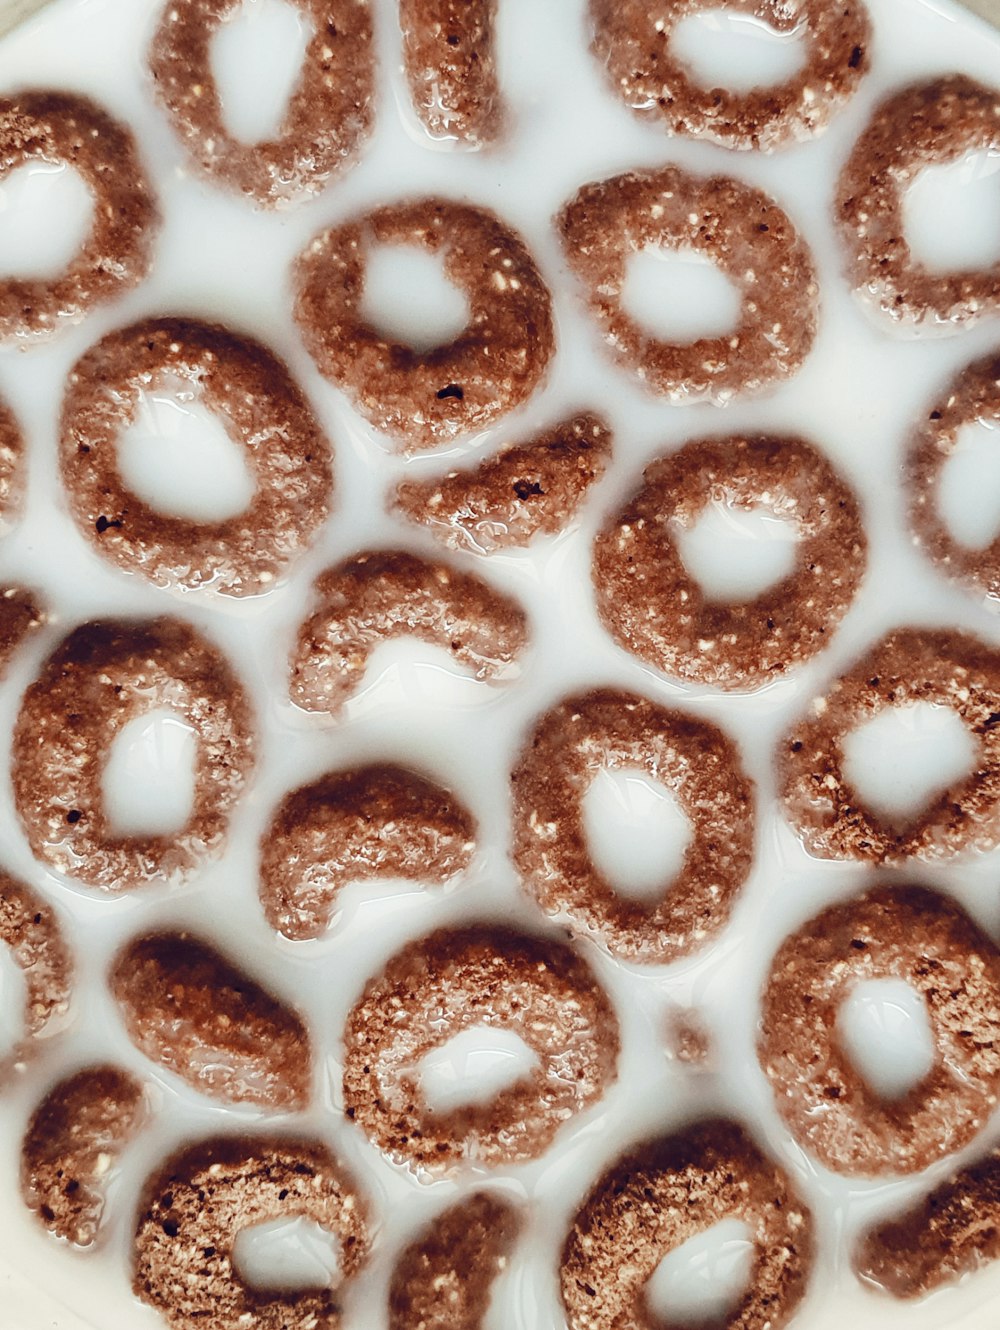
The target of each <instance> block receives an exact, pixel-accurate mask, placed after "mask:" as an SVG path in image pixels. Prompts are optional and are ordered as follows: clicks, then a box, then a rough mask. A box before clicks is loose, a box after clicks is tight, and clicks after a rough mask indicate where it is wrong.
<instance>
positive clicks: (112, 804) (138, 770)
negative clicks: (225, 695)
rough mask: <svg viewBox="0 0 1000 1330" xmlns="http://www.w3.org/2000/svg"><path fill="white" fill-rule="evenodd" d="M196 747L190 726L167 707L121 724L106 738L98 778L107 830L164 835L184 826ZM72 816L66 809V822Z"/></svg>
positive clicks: (120, 833) (191, 804)
mask: <svg viewBox="0 0 1000 1330" xmlns="http://www.w3.org/2000/svg"><path fill="white" fill-rule="evenodd" d="M197 751H198V738H197V734H196V733H195V730H194V729H193V727H192V726H191V725H189V724H188V723H187V722H186V721H185V720H184V719H183V718H182V717H181V716H179V715H178V714H177V712H176V711H172V710H170V708H169V707H161V708H158V709H157V710H156V711H150V712H147V713H146V714H145V715H142V716H136V717H135V718H134V719H133V720H130V721H129V722H128V723H127V724H126V725H124V726H123V727H122V729H121V730H120V731H119V733H118V734H117V735H116V736H115V738H114V739H113V740H112V743H111V746H110V748H109V750H108V760H107V764H106V765H105V768H104V772H103V777H102V792H103V797H104V811H105V815H106V817H107V819H108V824H109V827H110V830H111V832H112V834H113V835H118V836H169V835H173V834H175V833H176V832H179V831H181V830H182V829H183V828H184V827H185V826H187V824H188V821H189V820H190V817H191V813H192V809H193V807H194V783H195V762H196V758H197ZM74 820H76V821H78V820H79V819H78V818H77V819H71V817H70V816H69V814H67V821H70V822H72V821H74Z"/></svg>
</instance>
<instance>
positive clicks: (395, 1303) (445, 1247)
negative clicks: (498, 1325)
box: [389, 1191, 522, 1330]
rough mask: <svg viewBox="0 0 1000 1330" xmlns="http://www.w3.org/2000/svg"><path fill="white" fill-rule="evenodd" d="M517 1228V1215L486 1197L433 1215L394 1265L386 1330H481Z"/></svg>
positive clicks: (502, 1201)
mask: <svg viewBox="0 0 1000 1330" xmlns="http://www.w3.org/2000/svg"><path fill="white" fill-rule="evenodd" d="M521 1226H522V1216H521V1215H520V1213H519V1212H518V1210H517V1209H516V1208H515V1207H514V1206H513V1205H512V1204H511V1203H510V1202H509V1201H507V1200H505V1199H504V1198H503V1197H502V1196H500V1195H498V1194H494V1193H492V1192H486V1191H478V1192H474V1193H473V1195H471V1196H470V1197H469V1198H468V1199H467V1200H464V1201H459V1202H458V1203H457V1204H456V1205H453V1206H451V1207H450V1209H448V1210H445V1211H444V1213H443V1214H440V1215H438V1217H437V1218H436V1219H434V1220H432V1222H431V1223H430V1224H429V1225H428V1226H427V1228H426V1229H424V1231H423V1232H422V1233H421V1234H420V1235H419V1237H417V1238H416V1239H415V1240H414V1241H413V1242H412V1243H411V1244H410V1245H409V1246H408V1247H407V1248H406V1249H405V1251H403V1252H402V1254H401V1255H400V1257H399V1259H398V1261H397V1262H396V1268H395V1270H394V1271H393V1275H392V1283H391V1284H390V1286H389V1330H415V1327H417V1326H421V1327H423V1330H483V1327H484V1326H485V1324H486V1321H485V1318H486V1314H487V1312H488V1311H489V1307H490V1297H491V1295H492V1292H493V1284H494V1281H495V1280H496V1279H497V1277H498V1275H500V1274H501V1273H502V1272H503V1270H504V1269H505V1268H506V1265H507V1261H508V1259H509V1257H510V1253H511V1251H512V1249H513V1247H514V1243H515V1242H516V1241H517V1237H518V1234H519V1233H520V1231H521Z"/></svg>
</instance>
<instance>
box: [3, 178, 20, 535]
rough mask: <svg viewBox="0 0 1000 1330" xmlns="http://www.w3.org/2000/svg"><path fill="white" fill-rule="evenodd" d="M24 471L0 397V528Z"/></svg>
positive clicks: (9, 518) (16, 435)
mask: <svg viewBox="0 0 1000 1330" xmlns="http://www.w3.org/2000/svg"><path fill="white" fill-rule="evenodd" d="M0 178H2V177H0ZM24 472H25V456H24V436H23V434H22V433H21V427H20V425H19V424H18V422H17V418H16V416H15V415H14V413H13V411H11V409H10V407H9V406H8V405H7V403H6V402H5V401H4V400H3V399H2V398H0V531H2V530H3V529H4V528H5V527H8V526H9V525H10V524H11V523H12V522H13V520H14V519H15V518H16V517H17V515H18V509H19V508H20V505H21V499H22V497H23V493H24V479H25V477H24Z"/></svg>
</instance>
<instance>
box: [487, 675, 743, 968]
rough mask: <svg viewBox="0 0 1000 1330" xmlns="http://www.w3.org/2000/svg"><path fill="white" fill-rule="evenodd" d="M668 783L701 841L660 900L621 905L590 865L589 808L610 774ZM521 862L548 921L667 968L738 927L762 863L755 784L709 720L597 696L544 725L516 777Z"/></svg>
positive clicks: (579, 699)
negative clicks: (747, 886) (739, 910)
mask: <svg viewBox="0 0 1000 1330" xmlns="http://www.w3.org/2000/svg"><path fill="white" fill-rule="evenodd" d="M623 767H625V768H627V767H637V768H639V769H641V770H642V771H644V772H645V773H646V774H647V775H648V776H649V777H650V779H652V780H656V781H661V782H662V783H663V784H664V785H665V786H667V787H668V788H669V789H670V791H671V792H672V793H673V794H674V795H675V796H676V798H677V801H678V803H679V805H680V807H681V809H683V811H684V812H685V813H686V814H687V816H688V818H689V819H690V822H691V826H692V830H693V836H692V840H691V844H690V845H689V847H688V849H687V852H686V854H685V856H684V862H683V864H682V866H681V868H680V871H679V872H678V874H677V875H676V877H675V878H674V880H673V881H669V880H667V881H664V883H663V893H662V895H661V896H660V897H659V898H657V899H656V900H653V901H637V900H629V899H627V898H626V897H625V896H622V895H619V894H618V892H616V891H615V889H614V887H613V886H612V885H611V883H610V882H608V881H607V880H606V879H605V878H604V877H603V876H602V874H601V873H600V871H599V870H598V868H597V866H596V865H595V864H594V861H593V859H592V858H591V853H590V846H589V844H588V841H587V834H586V829H585V827H584V822H583V798H584V795H585V794H586V792H587V790H588V789H589V787H590V785H591V782H592V781H593V780H594V778H595V776H597V775H598V773H599V772H600V771H601V770H604V769H607V770H615V769H616V768H623ZM511 781H512V784H513V794H514V862H515V864H516V866H517V869H518V872H519V873H520V874H521V878H522V880H523V882H524V885H525V888H526V889H527V891H528V892H529V893H530V894H531V895H532V896H534V897H535V899H536V900H537V901H538V903H539V905H540V906H541V907H542V909H543V910H544V911H545V912H546V914H552V915H556V916H557V917H558V918H560V919H566V920H567V921H568V922H569V924H570V927H571V928H572V929H573V930H574V931H576V932H579V933H581V934H583V935H584V936H588V937H592V938H593V939H594V940H596V941H597V942H599V943H600V944H601V945H602V946H604V947H606V948H607V950H608V951H610V952H611V953H612V955H614V956H617V957H618V958H619V959H621V960H628V961H634V962H639V963H641V964H652V965H666V964H669V963H670V962H672V961H676V960H680V959H681V958H682V957H684V956H688V955H691V954H692V953H693V952H695V951H698V950H700V949H701V948H702V947H703V946H705V945H706V944H707V943H708V941H709V940H710V939H711V938H712V937H713V936H714V935H715V934H716V933H717V932H718V931H719V929H720V928H722V927H723V925H724V924H725V923H726V921H727V920H728V918H729V915H730V912H731V911H732V908H733V906H734V905H735V903H736V899H737V897H738V895H739V892H740V889H741V887H742V886H743V883H744V882H745V881H746V878H747V875H748V873H749V872H750V867H751V864H752V862H753V838H754V794H753V784H752V782H751V781H750V780H749V778H748V777H747V776H746V774H745V773H744V771H743V765H742V762H741V760H740V755H739V752H738V750H737V748H736V746H735V744H734V743H733V742H732V740H731V739H729V738H728V737H727V736H726V735H725V734H723V732H722V731H721V730H719V729H717V728H716V727H715V726H714V725H712V724H710V723H709V722H707V721H703V720H700V719H697V718H696V717H694V716H690V715H687V714H686V713H684V712H681V711H673V710H670V709H668V708H666V707H661V706H657V704H656V703H655V702H650V701H649V700H648V699H647V698H644V697H640V696H639V695H638V694H634V693H626V692H618V691H616V690H613V689H609V688H605V689H597V690H595V691H594V692H591V693H583V694H578V695H576V696H574V697H569V698H566V699H565V700H563V701H561V702H559V703H558V704H557V705H556V706H554V707H553V708H552V709H551V710H550V711H548V712H546V713H545V714H544V715H543V716H541V717H540V718H539V719H538V721H537V722H536V723H535V726H534V729H533V730H532V732H531V733H530V734H529V736H528V738H527V740H526V741H525V744H524V747H523V748H522V750H521V754H520V756H519V758H518V759H517V761H516V763H515V766H514V771H513V773H512V775H511Z"/></svg>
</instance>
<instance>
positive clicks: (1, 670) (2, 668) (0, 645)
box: [0, 586, 46, 679]
mask: <svg viewBox="0 0 1000 1330" xmlns="http://www.w3.org/2000/svg"><path fill="white" fill-rule="evenodd" d="M45 618H46V615H45V611H44V610H43V609H42V606H41V604H40V601H39V597H38V596H37V594H36V593H35V592H34V591H27V590H25V588H24V587H19V586H0V679H3V678H4V676H5V675H6V673H7V670H8V668H9V667H10V664H11V661H12V660H13V659H14V657H15V656H16V655H17V653H18V650H19V649H20V647H21V644H22V642H24V640H25V639H26V638H27V637H28V636H29V635H30V634H31V633H33V632H35V630H36V629H38V628H41V626H42V624H43V623H44V622H45Z"/></svg>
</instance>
